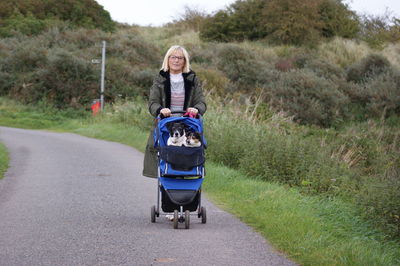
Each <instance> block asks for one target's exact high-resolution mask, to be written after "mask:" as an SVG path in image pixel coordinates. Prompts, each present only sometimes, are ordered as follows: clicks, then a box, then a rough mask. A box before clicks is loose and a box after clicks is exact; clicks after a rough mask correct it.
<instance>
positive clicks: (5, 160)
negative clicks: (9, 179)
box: [0, 143, 8, 179]
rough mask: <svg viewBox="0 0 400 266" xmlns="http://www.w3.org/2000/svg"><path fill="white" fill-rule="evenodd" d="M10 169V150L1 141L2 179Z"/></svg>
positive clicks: (0, 165) (0, 175)
mask: <svg viewBox="0 0 400 266" xmlns="http://www.w3.org/2000/svg"><path fill="white" fill-rule="evenodd" d="M7 169H8V152H7V149H6V146H4V144H3V143H0V179H2V178H3V177H4V173H5V172H6V170H7Z"/></svg>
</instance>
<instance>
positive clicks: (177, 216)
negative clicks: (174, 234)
mask: <svg viewBox="0 0 400 266" xmlns="http://www.w3.org/2000/svg"><path fill="white" fill-rule="evenodd" d="M178 220H179V214H178V210H174V229H178Z"/></svg>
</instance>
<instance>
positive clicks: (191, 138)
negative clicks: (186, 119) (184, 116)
mask: <svg viewBox="0 0 400 266" xmlns="http://www.w3.org/2000/svg"><path fill="white" fill-rule="evenodd" d="M200 139H201V136H200V133H199V132H189V133H187V134H186V143H185V146H187V147H200V146H201V140H200Z"/></svg>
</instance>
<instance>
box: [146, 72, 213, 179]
mask: <svg viewBox="0 0 400 266" xmlns="http://www.w3.org/2000/svg"><path fill="white" fill-rule="evenodd" d="M182 75H183V80H184V84H185V101H184V105H183V110H186V109H187V108H189V107H194V108H196V109H197V110H199V113H200V114H201V115H203V114H204V113H205V112H206V110H207V105H206V102H205V97H204V94H203V89H202V87H201V84H200V81H199V79H198V78H197V76H196V73H194V72H193V71H190V72H189V73H183V74H182ZM162 108H171V81H170V76H169V72H164V71H162V70H161V71H160V73H159V75H157V77H156V78H155V79H154V81H153V85H152V86H151V88H150V96H149V112H150V114H151V115H153V116H154V117H157V116H158V115H159V114H160V110H161V109H162ZM153 131H154V128H153V129H152V130H151V132H150V135H149V138H148V140H147V145H146V151H145V155H144V161H143V175H144V176H147V177H157V175H158V172H157V167H158V165H157V150H156V149H155V148H154V139H153Z"/></svg>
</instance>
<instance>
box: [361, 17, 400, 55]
mask: <svg viewBox="0 0 400 266" xmlns="http://www.w3.org/2000/svg"><path fill="white" fill-rule="evenodd" d="M360 39H362V40H364V41H365V42H366V43H368V45H369V46H371V47H373V48H378V49H381V48H383V47H384V45H385V43H387V42H397V41H398V40H400V20H399V19H397V18H395V17H391V16H390V13H388V12H386V13H385V14H383V15H364V16H362V18H361V31H360Z"/></svg>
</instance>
